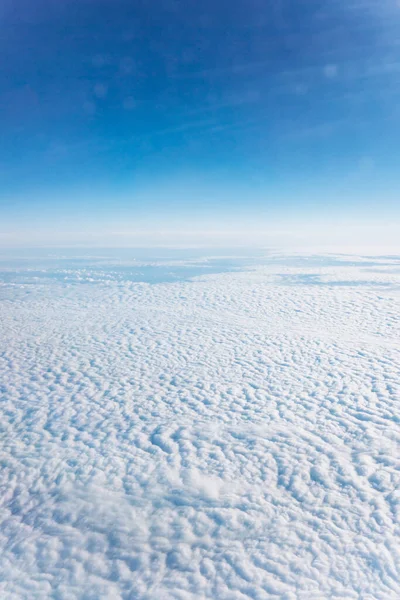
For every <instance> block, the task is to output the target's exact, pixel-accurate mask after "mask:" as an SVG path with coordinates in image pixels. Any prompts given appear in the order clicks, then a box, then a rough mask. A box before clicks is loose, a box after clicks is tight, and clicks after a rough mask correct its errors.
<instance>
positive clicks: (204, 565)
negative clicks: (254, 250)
mask: <svg viewBox="0 0 400 600" xmlns="http://www.w3.org/2000/svg"><path fill="white" fill-rule="evenodd" d="M360 264H362V263H360ZM0 294H1V346H2V347H1V355H0V375H1V403H0V411H1V416H0V427H1V455H0V460H1V469H0V485H1V495H0V498H1V513H0V514H1V517H0V518H1V524H0V550H1V554H2V561H1V563H0V595H1V598H4V599H6V600H8V599H10V600H11V599H12V600H14V599H15V600H17V599H27V600H28V599H29V600H31V599H34V598H38V599H39V598H40V599H45V598H56V599H60V600H61V599H62V600H67V599H68V600H69V599H85V600H89V599H98V598H102V599H103V598H104V599H107V598H109V599H110V600H111V599H112V600H119V599H121V600H122V599H123V600H130V599H132V600H133V599H143V600H144V599H146V600H149V599H152V600H153V599H154V600H155V599H157V600H159V599H165V600H172V599H174V600H175V599H176V600H189V599H190V600H195V599H196V600H199V599H216V598H218V599H219V600H233V599H234V600H236V599H237V600H241V599H243V600H244V599H246V598H247V599H248V598H254V599H257V600H267V599H270V598H282V599H285V600H297V599H299V600H302V599H304V600H305V599H307V600H310V599H318V600H320V599H324V598H345V599H346V600H351V599H354V600H356V599H359V598H363V599H371V598H379V599H391V598H393V599H397V598H399V597H400V547H399V543H398V540H399V533H400V530H399V524H400V459H399V456H400V452H399V450H400V449H399V442H400V417H399V415H398V402H399V387H400V386H399V381H400V379H399V375H400V373H399V370H400V369H399V366H400V350H399V343H398V340H399V339H400V335H399V333H400V332H399V324H400V309H399V296H400V292H399V267H398V261H397V260H394V259H387V260H385V261H383V260H382V264H377V266H375V267H374V268H371V267H369V268H366V267H363V266H360V265H358V264H357V261H353V263H352V266H332V267H329V266H321V267H320V268H319V269H317V268H311V267H309V268H307V267H305V266H304V265H302V266H291V267H282V265H278V266H273V265H270V266H268V267H257V268H253V269H251V270H247V271H245V272H241V273H226V274H218V275H210V276H207V277H199V278H197V279H194V280H193V281H189V282H175V283H168V284H157V285H148V284H144V283H132V282H128V281H115V280H109V281H107V277H106V276H105V278H104V280H103V281H98V282H97V283H95V284H93V283H85V282H84V283H79V284H78V283H72V284H71V283H63V282H62V281H58V280H55V281H52V283H51V285H49V284H46V283H43V282H39V283H36V284H33V285H32V284H30V285H28V284H16V283H12V284H11V283H9V284H7V283H4V284H3V285H2V286H1V287H0Z"/></svg>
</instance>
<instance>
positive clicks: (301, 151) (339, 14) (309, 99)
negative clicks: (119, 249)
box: [0, 0, 400, 241]
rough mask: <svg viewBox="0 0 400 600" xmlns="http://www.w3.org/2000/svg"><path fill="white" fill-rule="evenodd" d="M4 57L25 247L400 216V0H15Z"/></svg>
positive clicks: (3, 183)
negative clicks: (35, 241)
mask: <svg viewBox="0 0 400 600" xmlns="http://www.w3.org/2000/svg"><path fill="white" fill-rule="evenodd" d="M0 49H1V57H2V69H1V72H0V119H1V128H0V135H1V145H0V209H1V213H2V216H3V219H2V221H3V225H2V226H1V227H0V233H3V234H4V232H8V233H7V235H8V238H7V239H9V240H11V241H12V235H14V233H15V236H16V239H17V238H18V236H21V235H23V232H25V233H24V235H28V234H30V232H31V231H32V229H33V228H34V229H35V230H36V231H37V232H39V233H40V235H43V238H45V237H46V235H47V234H46V232H49V231H51V232H52V233H53V234H54V232H55V231H59V232H60V235H61V237H62V236H63V235H67V234H66V232H68V231H72V230H73V231H80V232H81V233H82V232H84V231H87V230H88V229H90V231H91V232H92V233H95V232H96V231H100V230H101V231H103V232H104V231H107V227H109V228H110V231H111V229H113V230H121V229H123V230H124V231H128V230H129V229H130V228H131V229H132V231H133V230H135V228H136V229H137V228H138V227H145V228H146V227H147V228H148V229H151V227H152V225H151V224H152V223H153V224H155V227H156V228H160V227H164V228H165V227H166V226H167V225H166V223H168V227H170V228H171V231H172V230H173V229H174V228H175V229H181V228H182V227H184V228H187V227H190V223H194V222H196V221H198V222H202V223H204V226H205V227H207V226H208V225H207V224H209V223H210V222H211V221H212V222H213V224H214V225H213V226H215V229H216V230H219V229H220V230H223V229H224V222H225V221H226V220H227V219H228V220H231V221H232V222H233V221H235V219H236V221H237V223H238V224H239V225H240V222H241V221H242V220H243V219H244V220H246V219H247V220H248V221H249V222H250V221H252V220H253V221H257V220H260V219H261V220H265V222H268V221H273V220H274V219H275V220H276V219H278V220H279V219H280V222H281V223H285V219H286V220H287V221H291V220H293V219H296V217H299V216H302V217H304V216H307V217H309V216H310V217H312V218H319V217H321V218H325V219H327V218H333V217H335V218H337V219H339V220H340V219H345V218H349V219H353V220H354V219H356V220H357V219H361V220H363V219H364V220H365V219H375V218H377V217H385V218H387V217H389V218H390V219H394V218H397V217H398V214H399V209H398V206H399V204H400V201H399V196H398V194H399V189H400V185H399V181H400V175H399V173H400V165H399V158H400V144H399V139H400V108H399V107H400V58H399V56H400V54H399V52H400V5H399V4H398V3H396V2H394V0H393V1H392V0H390V1H389V0H384V1H382V2H378V1H364V0H356V1H353V0H346V1H345V0H335V1H333V2H321V1H318V2H317V1H315V0H302V1H300V0H291V1H289V0H273V1H270V2H268V1H265V0H263V1H260V0H233V1H232V0H231V1H229V2H228V1H226V0H223V1H221V0H212V1H211V0H206V1H205V2H198V1H195V0H186V1H184V2H183V1H182V2H179V1H170V0H165V1H163V2H139V1H136V0H130V1H127V0H35V2H33V1H32V0H18V1H16V0H3V1H2V2H1V7H0ZM10 232H11V233H10ZM10 236H11V237H10ZM3 237H4V236H3ZM28 237H29V236H28ZM67 237H68V236H67ZM44 241H45V239H44Z"/></svg>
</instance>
